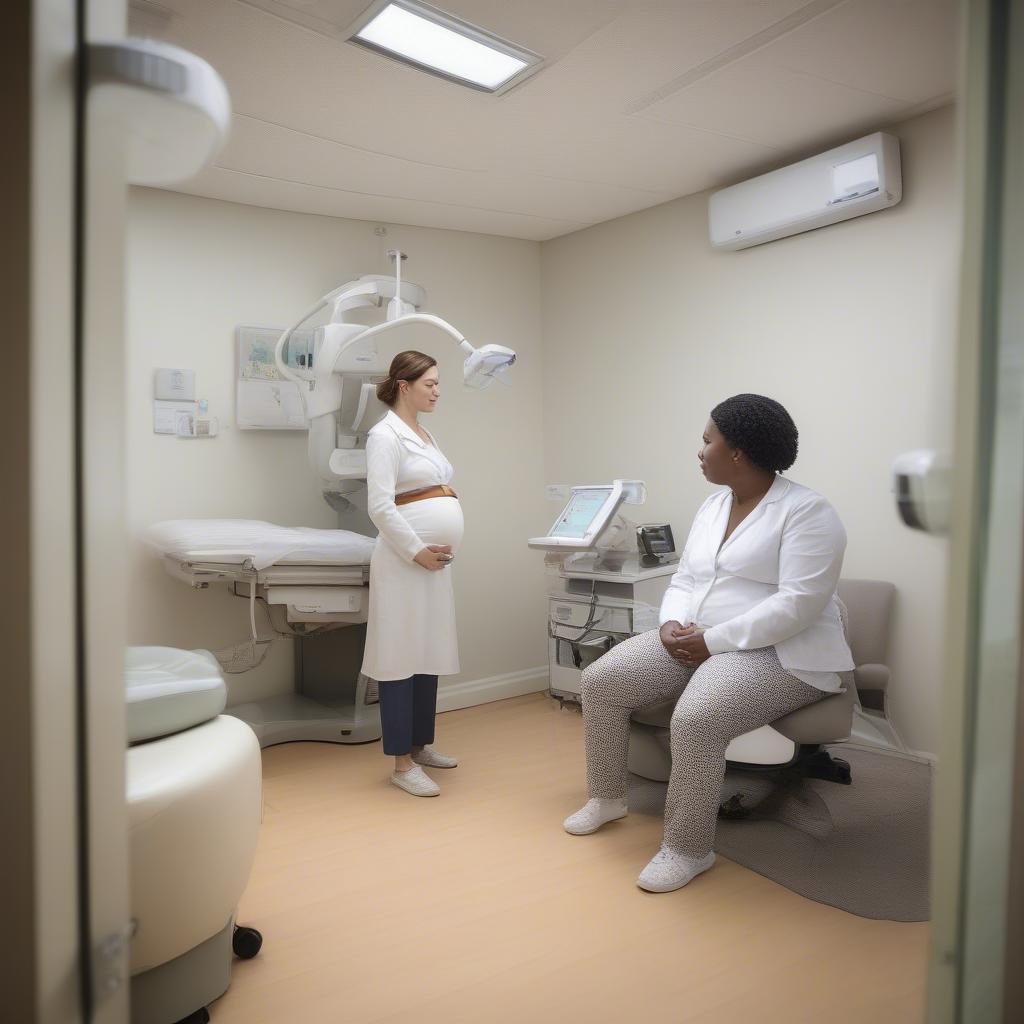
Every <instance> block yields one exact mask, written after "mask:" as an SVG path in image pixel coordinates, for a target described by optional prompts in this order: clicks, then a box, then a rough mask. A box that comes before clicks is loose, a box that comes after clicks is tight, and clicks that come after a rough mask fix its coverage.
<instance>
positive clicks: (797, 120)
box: [643, 56, 905, 149]
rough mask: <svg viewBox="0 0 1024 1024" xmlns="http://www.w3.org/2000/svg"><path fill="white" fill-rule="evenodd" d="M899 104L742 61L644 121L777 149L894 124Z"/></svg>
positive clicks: (762, 61)
mask: <svg viewBox="0 0 1024 1024" xmlns="http://www.w3.org/2000/svg"><path fill="white" fill-rule="evenodd" d="M904 107H905V104H904V103H901V102H900V101H897V100H891V99H888V98H886V97H884V96H877V95H874V94H871V93H865V92H860V91H858V90H855V89H850V88H848V87H846V86H844V85H838V84H836V83H834V82H828V81H822V80H820V79H814V78H810V77H808V76H807V75H803V74H800V73H798V72H795V71H790V70H789V69H787V68H781V67H778V66H776V65H775V64H773V63H772V62H771V61H770V60H769V59H768V58H767V57H761V56H757V57H748V58H746V59H745V60H742V61H740V62H738V63H737V64H734V65H732V66H730V67H728V68H725V69H724V70H722V71H719V72H717V73H716V74H714V75H711V76H709V77H707V78H703V79H701V80H700V81H698V82H696V83H694V84H693V85H692V86H690V87H689V88H687V89H684V90H682V91H681V92H678V93H676V94H675V95H673V96H669V97H668V98H667V99H664V100H662V101H661V102H660V103H656V104H654V105H653V106H651V107H648V108H647V110H646V111H645V113H644V115H643V116H644V117H650V118H654V119H656V120H658V121H660V122H663V123H665V124H676V125H692V126H694V127H697V128H704V129H706V130H708V131H718V132H723V133H725V134H728V135H731V136H734V137H736V138H740V139H748V140H751V141H754V142H760V143H762V144H763V145H768V146H775V147H777V148H780V149H785V148H798V147H800V146H803V145H806V144H807V143H808V142H810V141H812V140H813V139H814V138H821V137H823V136H826V137H827V136H831V135H834V134H835V133H836V132H837V130H839V131H845V132H847V133H849V134H856V133H857V132H860V131H861V130H862V129H868V128H870V127H871V126H873V125H877V124H878V123H884V122H886V121H889V120H891V119H892V118H894V117H895V116H896V115H897V114H898V113H899V111H900V110H901V109H903V108H904Z"/></svg>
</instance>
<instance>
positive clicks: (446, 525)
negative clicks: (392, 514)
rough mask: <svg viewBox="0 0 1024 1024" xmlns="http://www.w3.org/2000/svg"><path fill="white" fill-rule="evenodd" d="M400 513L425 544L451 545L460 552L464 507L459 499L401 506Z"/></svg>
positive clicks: (431, 499) (431, 500) (437, 499)
mask: <svg viewBox="0 0 1024 1024" xmlns="http://www.w3.org/2000/svg"><path fill="white" fill-rule="evenodd" d="M398 511H399V512H400V513H401V514H402V516H403V517H404V518H405V521H406V522H407V523H408V524H409V525H410V526H411V527H412V528H413V529H414V530H415V531H416V533H417V535H418V536H419V538H420V539H421V540H422V541H423V543H424V544H450V545H451V546H452V550H453V551H458V549H459V544H460V543H461V541H462V529H463V521H462V506H461V505H460V504H459V500H458V498H427V499H425V500H424V501H412V502H410V503H409V504H408V505H401V506H399V509H398Z"/></svg>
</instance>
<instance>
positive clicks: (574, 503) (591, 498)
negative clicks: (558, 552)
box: [549, 487, 612, 538]
mask: <svg viewBox="0 0 1024 1024" xmlns="http://www.w3.org/2000/svg"><path fill="white" fill-rule="evenodd" d="M611 493H612V489H611V488H610V487H584V488H581V489H580V490H578V491H574V492H573V496H572V498H570V499H569V504H568V505H566V506H565V508H564V509H562V514H561V515H560V516H559V517H558V518H557V519H556V520H555V525H554V526H552V527H551V531H550V534H549V536H551V537H580V538H582V537H585V536H586V534H587V531H588V530H589V529H590V528H591V526H592V525H593V522H594V519H595V518H596V517H597V514H598V512H600V511H601V508H602V507H603V505H604V503H605V502H606V501H607V500H608V499H609V498H610V497H611Z"/></svg>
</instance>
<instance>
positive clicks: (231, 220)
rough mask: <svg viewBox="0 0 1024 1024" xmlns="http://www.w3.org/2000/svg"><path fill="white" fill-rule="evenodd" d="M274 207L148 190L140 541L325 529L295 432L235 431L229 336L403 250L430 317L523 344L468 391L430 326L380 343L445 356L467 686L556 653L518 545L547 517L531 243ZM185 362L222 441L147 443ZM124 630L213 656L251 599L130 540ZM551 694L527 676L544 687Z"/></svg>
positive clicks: (141, 293) (282, 659)
mask: <svg viewBox="0 0 1024 1024" xmlns="http://www.w3.org/2000/svg"><path fill="white" fill-rule="evenodd" d="M374 227H375V225H373V224H371V223H367V222H361V221H349V220H341V219H336V218H330V217H315V216H307V215H303V214H294V213H283V212H279V211H272V210H263V209H258V208H255V207H251V206H240V205H235V204H232V203H224V202H219V201H214V200H206V199H198V198H194V197H190V196H183V195H176V194H172V193H167V192H160V191H154V190H144V189H138V190H134V191H133V193H132V196H131V200H130V207H129V223H128V260H129V263H128V296H129V303H128V305H129V308H128V339H129V366H128V382H129V396H128V425H127V435H128V491H129V517H130V523H131V527H132V532H133V535H134V536H135V537H136V538H137V537H138V534H139V533H140V531H141V530H143V529H144V528H145V527H146V526H147V525H148V524H150V523H152V522H155V521H157V520H159V519H168V518H177V517H219V516H239V517H246V518H252V519H267V520H272V521H275V522H278V523H283V524H287V525H291V524H294V525H299V524H302V525H307V526H321V527H332V526H334V525H335V521H334V518H333V513H332V512H331V510H330V509H329V508H328V507H327V505H326V504H325V503H324V502H323V500H322V499H321V497H320V494H319V491H318V489H317V488H316V485H315V483H314V479H313V475H312V472H311V470H310V469H309V468H308V464H307V461H306V435H305V433H304V432H273V433H269V432H255V431H239V430H236V429H234V427H233V425H232V423H231V421H232V419H233V415H234V382H235V362H234V329H235V327H236V325H238V324H256V325H265V326H284V325H285V324H287V323H290V322H292V321H293V320H294V318H295V317H297V316H298V315H300V314H301V312H302V310H304V309H305V308H307V307H308V306H309V305H311V304H312V302H314V301H315V300H316V299H317V298H318V297H319V296H320V295H321V294H323V293H324V292H326V291H328V290H329V289H330V288H333V287H335V286H336V285H338V284H341V283H342V282H343V281H345V280H348V279H350V278H351V277H353V276H355V275H356V274H360V273H387V272H388V264H387V262H386V260H385V257H384V250H385V249H387V248H391V247H397V248H401V249H403V250H405V251H406V252H408V253H409V260H408V262H407V263H406V265H405V273H406V275H407V276H408V278H409V279H410V280H413V281H416V282H418V283H420V284H422V285H423V286H424V287H425V288H426V289H427V292H428V295H429V300H428V311H429V312H433V313H436V314H438V315H439V316H442V317H444V318H445V319H447V320H450V321H451V322H452V323H453V324H455V326H456V327H458V328H459V329H460V330H461V331H463V333H465V334H466V336H467V337H469V338H470V340H472V341H474V342H478V343H485V342H496V343H498V344H503V345H508V346H510V347H512V348H514V349H515V350H516V351H517V352H518V353H519V355H520V357H521V361H520V363H519V365H517V366H516V367H515V368H514V370H513V371H512V375H511V382H512V387H511V388H505V387H501V386H495V387H492V388H491V389H490V390H489V391H487V392H485V393H483V394H481V393H471V392H467V391H465V390H464V389H463V388H462V387H461V383H460V382H461V356H460V355H459V353H458V350H457V348H456V346H455V345H454V344H453V343H452V342H451V341H450V340H449V339H448V338H446V337H444V336H442V335H440V334H437V333H433V332H430V331H424V332H422V333H412V332H410V333H409V335H408V336H406V337H402V336H400V335H398V334H396V335H395V336H394V337H393V338H388V339H384V340H382V342H381V354H382V356H384V357H386V358H388V359H390V357H391V356H392V355H393V354H394V353H395V352H397V351H398V350H399V349H400V348H408V347H422V348H425V349H426V351H428V352H431V353H432V354H435V355H436V356H437V357H438V358H439V360H440V367H441V380H442V391H443V397H442V402H441V407H440V409H439V411H438V412H437V413H436V414H434V419H433V420H432V422H431V424H430V425H431V428H432V429H433V430H434V431H435V432H436V434H437V435H438V439H439V440H440V442H441V444H442V446H443V447H444V449H445V451H446V453H447V454H448V456H449V458H450V459H451V461H452V462H453V463H454V465H455V468H456V477H455V481H454V483H455V485H456V486H457V488H458V490H459V492H460V495H461V497H462V499H463V505H464V508H465V512H466V521H467V532H466V538H465V543H464V547H463V550H462V553H461V555H460V558H459V562H458V565H457V576H456V595H457V604H458V618H459V626H460V641H461V652H462V668H463V674H462V676H461V677H458V679H456V680H449V681H448V682H449V683H451V682H459V681H463V682H467V683H469V682H472V681H476V680H481V679H484V680H487V679H491V678H492V677H494V676H504V675H507V674H509V673H517V672H523V671H526V670H530V669H534V668H537V667H539V666H543V665H544V663H545V660H546V648H545V633H544V621H545V608H544V602H543V571H542V569H543V567H542V559H541V558H540V557H539V556H534V555H532V554H530V553H528V552H527V549H526V543H525V541H526V538H527V537H528V536H531V535H533V534H534V533H536V531H537V529H538V523H539V522H540V523H543V522H544V521H545V519H546V517H547V515H548V507H547V506H545V505H544V503H543V498H542V485H543V476H542V462H541V458H540V455H539V453H540V451H541V447H542V443H543V441H542V436H541V372H542V360H541V352H540V344H541V342H540V257H539V246H538V244H537V243H535V242H525V241H520V240H515V239H505V238H495V237H490V236H485V235H473V234H467V233H463V232H454V231H438V230H433V229H422V228H409V227H389V228H388V235H387V236H386V237H385V238H380V237H378V236H376V235H375V234H374ZM160 366H174V367H184V368H193V369H195V370H196V371H197V374H198V389H199V393H200V394H201V395H203V396H205V397H206V398H207V399H208V400H209V402H210V412H211V414H212V415H215V416H219V417H220V419H221V423H222V426H224V425H226V426H227V429H226V430H224V432H223V434H222V436H220V437H218V438H216V439H214V440H210V441H180V440H178V439H176V438H174V437H168V436H160V435H155V434H153V432H152V376H153V371H154V369H155V368H156V367H160ZM131 578H132V581H133V589H132V601H131V609H130V620H129V639H130V642H132V643H136V644H143V643H146V644H148V643H152V644H167V645H171V646H181V647H209V648H219V647H223V646H227V645H229V644H232V643H236V642H238V641H241V640H244V639H246V638H247V634H248V626H247V621H248V619H247V608H246V606H245V604H244V602H242V601H240V600H238V599H236V598H232V597H230V596H229V595H228V594H227V592H226V589H225V588H223V587H213V588H211V589H210V590H208V591H205V592H194V591H191V590H190V589H189V588H188V587H187V586H186V585H185V584H183V583H180V582H178V581H176V580H173V579H171V578H170V577H168V576H166V575H165V574H164V572H163V570H162V568H161V567H160V565H159V564H158V562H157V561H156V560H155V559H154V558H153V557H152V555H151V554H150V552H149V551H148V549H146V548H145V547H144V546H143V545H142V544H141V543H140V542H138V540H136V541H135V542H134V546H133V552H132V559H131ZM228 682H229V687H230V698H229V699H230V700H231V702H237V701H240V700H249V699H256V698H258V697H262V696H267V695H271V694H274V693H280V692H284V691H287V690H288V689H290V688H291V686H292V670H291V644H290V642H288V641H281V642H279V643H278V644H276V645H275V647H274V649H273V650H272V651H271V653H270V655H269V656H268V658H267V660H266V661H265V662H264V664H263V665H262V666H261V667H260V668H259V669H257V670H255V671H253V672H250V673H247V674H244V675H236V676H231V677H229V679H228ZM539 685H541V684H539V683H538V684H535V685H534V686H533V687H532V688H534V689H536V688H537V686H539Z"/></svg>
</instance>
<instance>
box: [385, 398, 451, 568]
mask: <svg viewBox="0 0 1024 1024" xmlns="http://www.w3.org/2000/svg"><path fill="white" fill-rule="evenodd" d="M423 429H424V430H425V431H426V433H427V435H428V436H429V437H430V440H431V442H433V443H432V444H427V442H426V441H424V440H423V438H421V437H420V436H419V435H418V434H417V433H416V431H415V430H413V429H412V427H410V426H408V425H407V424H406V423H405V422H404V421H403V420H402V418H401V417H400V416H398V415H397V414H396V413H394V412H389V413H388V414H387V415H386V416H385V417H384V419H382V420H381V421H380V423H378V424H377V425H376V426H375V427H373V429H372V430H371V431H370V432H369V434H368V435H367V437H366V495H367V499H366V505H367V511H368V512H369V514H370V521H371V522H372V523H373V525H374V526H376V527H377V529H378V531H379V532H380V536H381V537H382V538H383V539H384V540H385V541H387V542H388V543H389V544H390V545H391V546H392V547H393V548H395V550H396V551H398V552H399V553H401V554H402V555H404V556H405V558H406V559H407V560H408V561H410V562H411V561H413V559H414V558H415V557H416V556H417V555H418V554H419V553H420V552H421V551H422V550H423V549H424V548H425V547H426V544H425V543H424V542H423V541H422V540H420V538H419V536H417V534H416V531H415V530H414V529H413V528H412V527H411V526H410V525H409V523H408V522H407V521H406V519H405V517H404V516H403V515H402V514H401V512H399V511H398V506H397V505H395V495H396V494H404V493H405V492H406V491H418V490H420V489H421V488H424V487H435V486H437V485H438V484H447V483H450V482H451V479H452V477H453V476H454V475H455V471H454V469H453V468H452V464H451V463H450V462H449V461H448V460H447V459H446V458H445V457H444V454H443V453H442V452H441V449H440V448H438V447H437V443H436V442H434V436H433V434H431V433H430V431H429V430H426V428H425V427H424V428H423Z"/></svg>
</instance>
